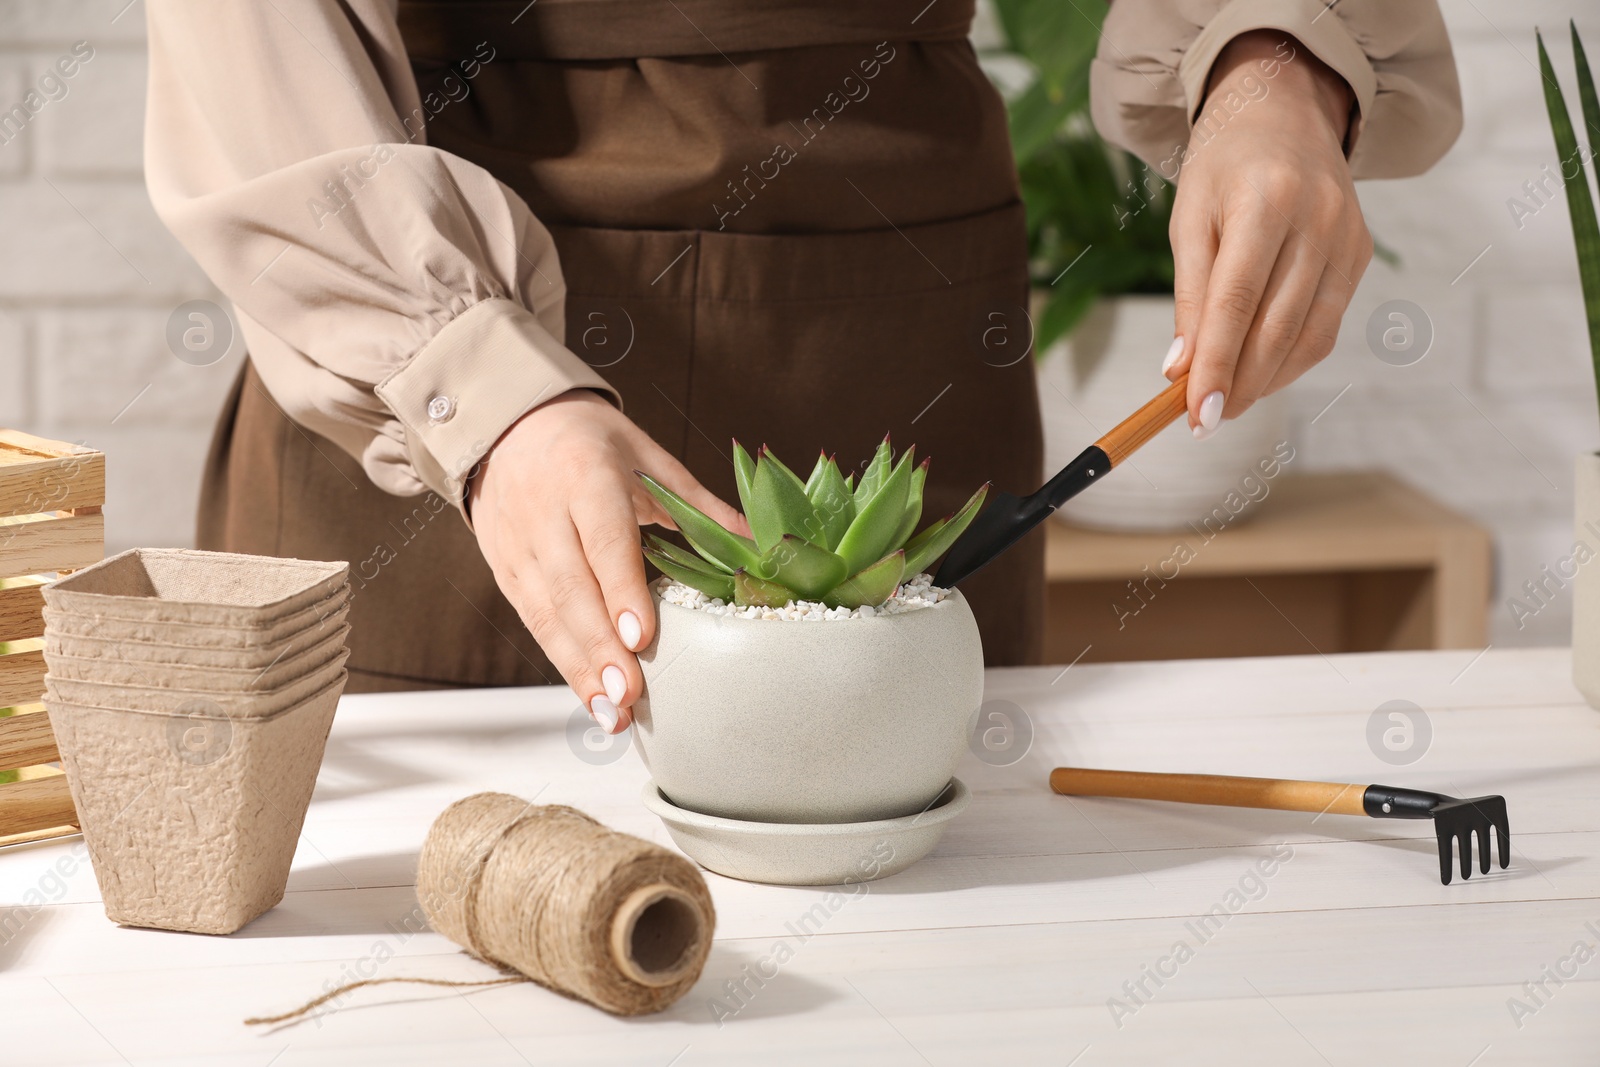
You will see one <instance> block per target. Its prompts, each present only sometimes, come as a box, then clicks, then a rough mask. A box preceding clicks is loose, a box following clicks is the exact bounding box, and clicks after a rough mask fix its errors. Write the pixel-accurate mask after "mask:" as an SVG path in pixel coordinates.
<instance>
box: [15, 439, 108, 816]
mask: <svg viewBox="0 0 1600 1067" xmlns="http://www.w3.org/2000/svg"><path fill="white" fill-rule="evenodd" d="M105 494H106V458H105V455H104V454H103V453H100V452H97V451H95V450H93V449H90V448H83V447H81V446H78V445H69V444H64V443H62V442H60V441H47V440H44V439H43V438H40V437H34V436H32V435H30V434H25V433H20V432H18V431H16V430H0V650H3V651H0V709H4V708H9V709H10V714H9V715H7V716H5V717H3V718H0V772H16V773H15V775H12V774H6V775H4V777H6V778H12V777H15V778H16V780H15V781H7V782H4V783H0V845H10V844H16V843H18V842H21V841H33V840H39V839H41V838H47V837H60V836H63V835H65V834H72V833H76V832H77V825H76V821H77V814H76V813H75V812H74V811H73V808H72V795H71V794H70V793H69V792H68V791H67V779H66V776H65V775H63V774H62V773H61V770H60V768H58V767H55V766H52V764H53V763H54V762H55V761H56V760H57V759H58V758H59V753H58V752H57V750H56V742H55V737H54V736H53V735H52V734H51V732H50V720H49V719H48V718H47V717H46V716H45V714H44V705H43V704H41V703H40V702H39V698H40V696H41V694H43V692H44V616H43V609H44V595H43V592H42V589H43V586H44V583H45V582H47V581H49V580H50V579H51V578H53V577H55V576H56V575H58V574H63V573H66V572H68V571H71V570H75V569H77V568H79V567H86V566H88V565H89V564H91V563H94V562H95V561H96V560H98V559H100V558H101V556H103V555H104V554H105V519H104V517H103V516H102V515H101V513H100V508H101V505H102V504H104V503H105Z"/></svg>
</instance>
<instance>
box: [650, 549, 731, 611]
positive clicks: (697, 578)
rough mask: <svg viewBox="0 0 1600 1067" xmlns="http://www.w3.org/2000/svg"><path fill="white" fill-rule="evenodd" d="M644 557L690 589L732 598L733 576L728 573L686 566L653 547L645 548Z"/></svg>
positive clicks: (715, 596) (663, 572) (723, 597)
mask: <svg viewBox="0 0 1600 1067" xmlns="http://www.w3.org/2000/svg"><path fill="white" fill-rule="evenodd" d="M644 557H645V559H648V560H649V561H650V562H651V563H653V564H655V566H656V569H657V570H659V571H660V572H661V573H662V574H665V575H666V576H667V577H668V578H671V579H672V580H673V581H675V582H682V583H683V584H684V585H686V586H688V587H689V588H691V589H698V590H700V591H701V592H702V593H704V594H705V595H706V596H708V597H712V598H719V599H722V600H730V601H731V600H732V599H733V578H732V577H730V576H729V575H726V574H718V573H716V572H714V571H712V570H710V569H709V568H707V569H705V570H701V569H699V568H695V567H690V566H687V565H685V564H682V563H679V562H678V561H677V560H675V559H673V558H671V557H670V556H668V555H667V554H666V553H664V552H660V551H657V550H656V549H655V548H646V549H645V550H644Z"/></svg>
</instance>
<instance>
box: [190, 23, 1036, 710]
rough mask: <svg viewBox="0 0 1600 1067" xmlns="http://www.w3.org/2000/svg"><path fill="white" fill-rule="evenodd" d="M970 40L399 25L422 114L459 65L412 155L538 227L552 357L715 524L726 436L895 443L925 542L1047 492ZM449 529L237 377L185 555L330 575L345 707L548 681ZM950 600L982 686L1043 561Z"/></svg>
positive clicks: (1009, 641) (863, 446)
mask: <svg viewBox="0 0 1600 1067" xmlns="http://www.w3.org/2000/svg"><path fill="white" fill-rule="evenodd" d="M925 5H926V6H925ZM919 10H920V12H921V13H920V15H919ZM971 15H972V0H939V2H936V3H934V4H931V5H928V4H926V0H916V2H914V3H900V2H898V0H883V2H877V3H871V4H862V3H860V2H859V0H848V2H846V0H806V2H805V3H800V4H790V5H783V6H773V5H758V4H747V3H739V2H737V0H698V2H694V0H676V2H675V3H666V2H664V0H568V2H560V0H539V2H538V3H535V4H531V5H529V4H527V2H526V0H505V2H498V0H459V2H450V0H435V2H405V0H402V3H401V5H400V19H401V29H402V31H403V33H404V36H405V40H406V45H407V49H408V52H409V54H410V56H411V58H412V63H413V67H414V69H415V71H416V74H417V77H418V81H419V85H420V87H421V88H422V90H423V92H424V94H427V93H428V92H429V91H430V88H431V87H433V86H437V85H440V84H441V83H442V80H443V79H444V78H445V77H448V76H451V75H452V74H454V75H455V76H456V77H457V78H460V76H461V74H462V70H461V68H460V67H459V66H456V64H458V63H459V62H460V61H463V60H469V59H472V58H474V57H477V58H478V59H479V60H480V62H479V64H478V66H477V67H476V68H474V76H473V78H472V79H471V81H470V86H471V92H470V94H469V95H467V96H466V97H465V98H464V99H457V100H454V101H452V102H451V103H449V104H448V105H447V106H445V107H443V108H442V110H440V111H439V112H438V114H437V115H435V116H434V117H433V118H432V119H431V120H430V122H429V125H428V132H427V135H428V141H429V143H430V144H431V145H434V146H436V147H438V148H441V149H443V150H445V151H448V152H452V153H455V154H456V155H459V156H462V157H464V158H466V159H469V160H472V161H473V162H475V163H477V164H479V165H480V166H483V167H485V168H486V169H488V170H489V171H490V172H491V173H493V174H494V175H495V176H496V177H497V178H498V179H499V180H500V181H502V182H504V183H505V184H506V185H508V186H509V187H510V188H512V189H514V190H515V191H516V192H517V193H518V194H520V195H521V196H522V197H523V198H524V199H525V200H526V201H527V202H528V204H529V205H530V206H531V207H532V209H533V211H534V213H535V214H536V215H537V216H538V217H539V218H540V219H541V220H542V221H543V222H545V224H546V225H548V226H549V227H550V229H551V232H552V234H553V236H554V238H555V243H556V246H557V249H558V251H559V253H560V257H561V266H562V270H563V271H564V273H565V275H566V283H567V290H568V292H567V305H566V311H567V344H568V346H569V347H571V348H572V349H573V350H574V351H575V352H577V353H578V354H579V355H580V356H582V357H583V358H584V359H586V360H588V361H589V362H590V363H591V364H592V365H594V366H595V367H596V368H597V369H598V370H599V371H600V373H601V374H602V375H604V376H605V377H606V378H607V380H608V381H610V382H612V383H613V384H614V385H615V386H616V387H617V389H618V390H619V391H620V392H621V394H622V397H623V401H624V404H625V406H626V410H627V413H628V414H629V415H630V416H631V417H632V418H633V420H634V421H635V422H636V423H638V424H639V425H640V426H641V427H642V428H643V429H644V430H645V431H646V432H648V433H649V434H650V435H651V436H652V437H653V438H655V439H656V440H657V441H659V442H660V443H661V444H662V445H663V446H664V447H666V448H667V449H669V450H670V451H672V452H673V453H674V454H676V455H677V456H679V457H680V458H681V459H682V460H683V461H684V462H685V463H686V464H687V465H688V467H689V469H690V470H691V471H693V472H694V473H695V475H696V476H697V477H698V478H700V479H701V481H703V482H704V483H705V484H706V486H707V487H708V488H710V489H711V490H712V491H714V492H716V493H718V494H720V495H722V496H723V498H724V499H728V500H734V499H735V494H734V485H733V475H732V464H731V460H730V457H729V444H728V443H729V439H730V438H735V437H737V438H738V439H739V440H741V441H743V442H746V443H747V444H750V445H759V444H762V443H765V444H769V445H771V446H772V447H773V449H774V450H776V452H777V453H778V455H779V456H781V457H783V458H784V459H785V460H786V461H788V462H789V463H790V465H792V466H797V467H802V468H804V467H809V464H810V462H811V461H812V460H813V459H814V458H815V456H816V455H817V453H818V451H819V450H822V449H826V450H828V451H829V452H835V453H837V454H838V456H839V458H840V461H841V463H846V462H856V461H858V460H860V461H864V460H865V459H866V458H867V457H868V456H869V455H870V454H871V452H872V449H873V448H874V446H875V445H876V444H877V442H878V441H879V440H880V439H881V438H882V437H883V435H884V433H885V432H888V433H891V434H892V435H893V439H894V442H895V444H896V446H897V447H900V448H903V447H904V446H906V445H910V444H913V443H914V444H915V445H916V446H917V452H918V454H919V455H925V456H932V457H933V466H932V468H931V471H930V475H929V480H928V485H927V506H926V510H925V513H926V515H927V517H929V518H932V517H936V516H939V515H943V514H947V513H949V512H950V511H952V510H954V509H955V508H956V507H957V506H958V505H959V504H960V503H961V501H962V500H964V499H965V498H966V497H967V495H968V494H970V493H971V492H972V490H973V489H974V488H975V487H976V486H977V485H979V484H980V483H982V482H984V481H992V482H993V483H995V484H996V485H997V486H999V487H1000V488H1003V489H1006V490H1008V491H1011V492H1026V491H1031V490H1032V489H1034V488H1036V487H1037V486H1038V484H1039V481H1040V462H1041V445H1040V431H1039V417H1038V403H1037V399H1036V396H1035V391H1034V389H1035V387H1034V377H1033V368H1032V361H1031V359H1029V358H1026V355H1025V353H1026V349H1027V344H1028V339H1027V326H1026V322H1025V320H1024V319H1023V317H1022V312H1021V308H1022V307H1024V306H1025V305H1026V303H1027V285H1028V281H1027V273H1026V246H1025V233H1024V218H1023V211H1022V207H1021V204H1020V203H1019V201H1018V194H1017V182H1016V175H1015V171H1014V169H1013V167H1012V162H1011V152H1010V145H1009V143H1008V140H1007V136H1006V121H1005V113H1004V109H1003V106H1002V103H1001V101H1000V99H999V97H998V96H997V95H996V93H995V92H994V90H993V88H992V87H991V86H990V84H989V82H988V80H987V79H986V78H985V76H984V75H983V73H982V72H981V71H980V69H979V67H978V64H977V61H976V58H975V57H974V55H973V52H972V49H971V47H970V45H969V44H968V43H967V39H966V33H967V27H968V23H969V22H970V20H971ZM484 42H486V43H487V44H488V46H490V47H492V48H493V50H494V51H493V57H492V58H491V59H489V60H488V61H487V62H482V61H481V60H482V57H483V55H484V54H485V53H484V52H483V50H482V43H484ZM455 94H456V96H457V97H459V96H460V91H459V87H457V88H456V90H455ZM425 501H431V504H429V503H424V502H425ZM440 503H441V502H440V501H438V500H437V499H436V498H433V497H432V496H431V495H429V496H425V497H421V498H409V499H407V498H400V497H394V496H390V495H388V494H386V493H384V492H382V491H381V490H379V489H377V488H375V487H374V486H373V485H372V484H371V483H370V482H369V481H367V479H366V478H365V477H364V475H363V474H362V471H361V467H360V465H359V464H358V463H357V462H356V461H355V460H354V459H352V458H351V457H349V456H347V455H345V454H344V453H343V452H341V451H339V449H337V448H336V447H335V446H334V445H332V444H331V443H330V442H329V441H327V440H325V439H323V438H320V437H317V436H316V435H314V434H311V433H309V432H307V431H305V430H303V429H301V428H300V427H298V426H296V425H294V424H292V423H291V422H289V420H288V419H287V418H286V417H285V416H284V415H283V413H282V412H281V411H280V410H279V409H278V408H277V406H276V405H275V404H274V403H273V402H272V400H271V398H270V397H269V396H268V394H267V393H266V391H265V389H264V388H263V387H262V384H261V381H260V379H259V378H258V377H257V376H256V374H255V372H254V370H253V369H252V368H250V367H249V366H248V365H247V367H246V369H245V372H244V374H243V376H242V378H241V380H240V382H239V383H238V385H237V386H236V388H235V391H234V393H233V395H232V397H231V398H230V399H229V401H228V403H227V406H226V408H225V409H224V411H223V414H222V418H221V422H220V424H219V426H218V428H217V434H216V438H215V441H214V442H213V446H212V452H211V456H210V459H209V462H208V465H207V469H206V477H205V483H204V487H203V490H202V500H201V509H200V526H199V543H200V544H201V545H202V546H203V547H207V548H218V549H227V550H232V551H243V552H257V553H264V554H270V555H284V556H300V557H309V558H314V559H347V560H349V561H351V564H352V581H353V584H354V587H355V596H354V600H353V604H352V608H351V623H352V629H351V635H350V645H351V657H350V661H349V666H350V689H351V690H352V691H357V690H377V689H418V688H429V687H434V686H466V685H529V684H538V683H543V682H552V683H555V682H560V680H561V678H560V675H559V674H558V673H557V672H556V671H555V669H554V668H553V667H551V665H550V663H549V662H548V661H547V660H546V659H545V657H544V656H543V654H542V653H541V652H540V651H539V648H538V645H537V644H536V643H535V642H534V640H533V639H532V637H531V636H529V634H528V633H527V631H526V630H525V629H524V627H523V626H522V624H521V622H520V621H519V619H518V617H517V614H516V612H515V611H514V610H513V609H512V607H511V606H510V604H509V603H508V602H507V601H506V600H505V598H504V597H503V596H501V594H500V592H499V590H498V589H497V588H496V586H495V582H494V578H493V577H492V576H491V574H490V573H489V568H488V566H487V565H486V564H485V563H484V562H483V559H482V557H481V555H480V554H479V552H478V548H477V545H476V542H475V541H474V539H473V536H472V534H471V532H470V531H469V530H468V529H467V528H466V526H465V525H464V524H463V523H462V522H461V520H460V519H459V518H458V517H457V515H456V514H455V513H454V509H453V508H448V507H440V506H439V504H440ZM963 591H964V592H965V593H966V594H967V596H968V597H969V598H970V599H971V601H972V606H973V609H974V611H975V612H976V613H977V616H978V621H979V626H980V627H981V629H982V632H983V643H984V651H985V654H986V658H987V661H988V662H989V664H990V665H1008V664H1025V663H1031V662H1035V661H1036V660H1037V658H1038V655H1039V652H1040V647H1041V632H1040V630H1041V621H1042V610H1043V600H1042V598H1043V544H1042V540H1041V537H1040V535H1037V534H1036V535H1034V536H1032V537H1030V538H1029V539H1028V540H1027V541H1025V542H1024V543H1022V544H1021V545H1019V546H1018V547H1016V548H1014V549H1013V550H1012V551H1011V552H1010V553H1009V554H1008V555H1007V556H1006V557H1005V558H1003V559H1002V560H1001V561H999V562H998V563H996V564H995V565H994V566H992V567H991V568H989V569H988V570H986V571H984V572H983V573H982V574H981V575H979V576H977V577H976V578H974V579H973V580H972V581H971V582H969V583H967V584H965V585H963Z"/></svg>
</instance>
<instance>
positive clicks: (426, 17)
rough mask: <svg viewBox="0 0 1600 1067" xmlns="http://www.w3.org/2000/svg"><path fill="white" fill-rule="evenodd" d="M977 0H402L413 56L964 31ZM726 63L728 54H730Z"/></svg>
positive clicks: (661, 48) (616, 54) (730, 50)
mask: <svg viewBox="0 0 1600 1067" xmlns="http://www.w3.org/2000/svg"><path fill="white" fill-rule="evenodd" d="M974 6H975V0H806V2H805V3H754V2H750V0H534V2H530V0H400V10H399V15H400V31H401V34H402V36H403V37H404V38H405V42H406V50H407V52H408V53H409V54H410V56H411V58H412V59H413V60H433V61H437V62H440V63H452V62H456V61H458V60H463V59H468V58H471V57H472V56H473V55H474V54H475V52H476V50H477V49H478V47H479V45H480V44H481V43H483V42H487V43H488V44H489V45H490V46H492V47H493V48H494V50H495V54H496V56H503V57H505V58H507V59H512V60H517V59H529V60H616V59H641V58H645V57H652V58H653V57H666V56H704V55H719V54H720V55H723V56H724V57H726V56H728V55H732V54H739V53H748V52H764V51H771V50H774V49H781V48H808V47H814V46H818V45H840V44H876V43H877V42H879V41H896V42H898V41H954V40H963V39H965V38H966V36H967V33H968V31H969V29H970V28H971V24H972V16H973V10H974ZM730 62H731V60H730Z"/></svg>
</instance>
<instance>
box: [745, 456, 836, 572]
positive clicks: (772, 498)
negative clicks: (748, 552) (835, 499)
mask: <svg viewBox="0 0 1600 1067" xmlns="http://www.w3.org/2000/svg"><path fill="white" fill-rule="evenodd" d="M750 496H751V500H750V506H749V507H748V508H747V509H746V511H745V518H746V519H748V520H749V521H750V532H751V533H753V534H755V537H756V547H757V549H758V550H759V551H761V552H763V553H765V552H770V551H771V550H772V548H773V546H774V545H776V544H778V542H780V541H782V540H783V537H784V535H785V534H797V535H799V536H802V537H806V538H807V539H809V538H810V537H811V536H812V535H813V534H816V535H817V537H818V539H819V540H820V539H821V538H820V535H821V530H822V523H821V521H820V520H819V519H818V517H817V511H816V508H814V507H812V506H811V501H810V500H809V499H808V498H807V497H806V489H805V484H804V483H803V482H801V481H800V479H798V478H796V477H795V476H794V473H793V472H792V471H790V470H789V469H788V468H787V467H785V466H784V465H783V464H781V463H779V462H778V461H777V460H776V459H775V458H774V457H773V455H772V453H771V452H766V451H763V452H762V453H761V456H760V458H759V459H757V460H756V472H755V477H754V478H753V479H752V480H751V494H750ZM744 566H745V567H751V564H749V563H746V564H744ZM751 569H754V568H751Z"/></svg>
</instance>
